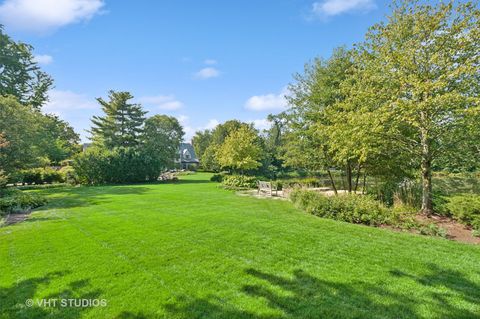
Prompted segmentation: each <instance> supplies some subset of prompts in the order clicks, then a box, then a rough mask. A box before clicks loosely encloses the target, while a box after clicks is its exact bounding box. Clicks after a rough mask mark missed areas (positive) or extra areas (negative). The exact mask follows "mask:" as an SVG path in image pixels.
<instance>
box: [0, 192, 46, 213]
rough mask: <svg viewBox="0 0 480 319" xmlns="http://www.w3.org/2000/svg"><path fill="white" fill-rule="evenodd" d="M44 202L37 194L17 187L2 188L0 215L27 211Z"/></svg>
mask: <svg viewBox="0 0 480 319" xmlns="http://www.w3.org/2000/svg"><path fill="white" fill-rule="evenodd" d="M46 203H47V200H46V199H45V198H44V197H43V196H40V195H38V194H32V193H27V192H22V191H20V190H18V189H4V190H2V191H1V193H0V215H6V214H9V213H16V212H23V211H27V210H30V209H33V208H36V207H39V206H42V205H45V204H46Z"/></svg>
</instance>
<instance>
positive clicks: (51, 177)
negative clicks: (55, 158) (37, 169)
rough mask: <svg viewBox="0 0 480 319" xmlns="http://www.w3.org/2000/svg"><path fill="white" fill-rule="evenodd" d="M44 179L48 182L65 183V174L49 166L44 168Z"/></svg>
mask: <svg viewBox="0 0 480 319" xmlns="http://www.w3.org/2000/svg"><path fill="white" fill-rule="evenodd" d="M42 181H43V182H44V183H47V184H51V183H63V182H64V181H65V176H64V175H63V174H62V173H61V172H60V171H57V170H54V169H53V168H50V167H47V168H44V169H43V170H42Z"/></svg>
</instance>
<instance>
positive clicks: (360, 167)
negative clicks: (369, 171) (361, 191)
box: [355, 163, 362, 193]
mask: <svg viewBox="0 0 480 319" xmlns="http://www.w3.org/2000/svg"><path fill="white" fill-rule="evenodd" d="M361 171H362V166H361V165H360V163H358V165H357V179H356V181H355V193H356V192H357V189H358V181H359V180H360V173H361Z"/></svg>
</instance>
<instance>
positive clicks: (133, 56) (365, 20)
mask: <svg viewBox="0 0 480 319" xmlns="http://www.w3.org/2000/svg"><path fill="white" fill-rule="evenodd" d="M388 4H389V2H387V1H381V0H318V1H314V0H310V1H307V0H274V1H273V0H272V1H270V0H262V1H246V0H244V1H220V0H217V1H213V0H212V1H208V0H205V1H198V0H197V1H194V0H191V1H173V0H169V1H154V0H150V1H147V0H137V1H118V0H117V1H113V0H104V1H102V0H3V1H0V23H2V24H4V25H5V28H6V31H7V33H9V34H10V35H11V36H13V37H14V38H15V39H16V40H21V41H24V42H27V43H30V44H32V45H33V46H34V48H35V54H36V55H37V59H38V62H39V63H41V64H42V68H43V69H44V70H45V71H46V72H48V73H49V74H51V75H52V76H53V78H54V80H55V88H54V89H53V90H52V91H51V92H50V97H51V101H50V102H49V104H48V105H46V106H45V107H44V110H45V111H46V112H54V113H56V114H59V115H60V116H61V117H62V118H63V119H65V120H67V121H68V122H70V123H71V124H72V125H73V126H74V128H75V129H76V131H77V132H79V133H80V134H81V136H82V139H83V141H86V140H87V136H88V134H87V133H85V129H88V128H89V127H90V118H91V117H92V115H94V114H98V113H99V106H98V104H97V103H96V101H95V97H105V96H106V94H107V91H108V90H110V89H113V90H127V91H130V92H131V93H132V94H133V95H134V96H135V99H136V101H137V102H140V103H142V105H143V106H144V107H145V108H146V109H147V110H148V111H149V114H150V115H153V114H168V115H173V116H176V117H177V118H178V119H179V120H180V121H181V123H182V124H183V125H184V127H185V131H186V133H187V135H186V139H187V140H189V139H190V138H191V136H192V135H193V133H194V132H195V130H199V129H204V128H211V127H214V126H215V124H217V123H219V122H223V121H225V120H228V119H232V118H237V119H240V120H244V121H254V123H255V124H256V125H257V127H259V128H263V127H264V126H265V125H266V123H265V117H266V116H267V115H268V114H269V113H278V112H280V111H281V110H282V109H283V108H285V101H284V99H283V94H285V93H286V92H285V88H286V86H287V85H288V83H290V82H292V74H294V73H295V72H299V71H302V69H303V65H304V63H305V62H307V61H309V60H311V59H312V58H314V57H316V56H322V57H328V56H329V55H330V53H331V52H332V49H333V48H335V47H337V46H341V45H346V46H351V45H352V44H353V43H355V42H357V41H361V40H362V39H363V36H364V34H365V32H366V31H367V29H368V27H369V26H371V25H372V24H374V23H375V22H378V21H381V20H382V19H383V18H384V16H385V14H387V13H388V11H389V8H388Z"/></svg>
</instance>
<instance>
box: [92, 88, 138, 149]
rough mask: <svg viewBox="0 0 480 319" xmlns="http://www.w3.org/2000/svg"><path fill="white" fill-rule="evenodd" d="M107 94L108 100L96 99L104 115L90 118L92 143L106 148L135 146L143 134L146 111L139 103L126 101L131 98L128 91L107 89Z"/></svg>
mask: <svg viewBox="0 0 480 319" xmlns="http://www.w3.org/2000/svg"><path fill="white" fill-rule="evenodd" d="M108 96H109V101H108V102H107V101H105V100H103V99H102V98H98V99H97V101H98V102H99V103H100V105H101V106H102V111H103V112H104V113H105V115H104V116H94V117H93V118H92V123H93V127H92V129H91V131H90V132H91V133H92V139H93V141H94V143H96V144H97V145H104V146H105V147H106V148H108V149H113V148H116V147H134V146H137V145H138V144H139V143H140V140H141V138H140V137H141V135H142V134H143V124H144V122H145V114H146V113H147V112H145V111H143V109H142V107H141V105H139V104H130V103H128V100H130V99H132V98H133V96H132V95H131V94H130V93H129V92H115V91H109V95H108Z"/></svg>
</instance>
